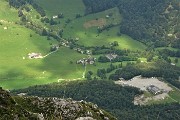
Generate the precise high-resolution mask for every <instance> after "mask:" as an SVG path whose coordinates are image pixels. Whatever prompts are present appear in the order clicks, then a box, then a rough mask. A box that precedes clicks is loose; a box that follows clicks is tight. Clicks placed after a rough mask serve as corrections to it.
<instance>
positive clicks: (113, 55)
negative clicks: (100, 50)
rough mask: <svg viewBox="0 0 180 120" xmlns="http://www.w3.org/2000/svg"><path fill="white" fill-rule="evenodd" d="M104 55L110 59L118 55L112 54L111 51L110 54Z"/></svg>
mask: <svg viewBox="0 0 180 120" xmlns="http://www.w3.org/2000/svg"><path fill="white" fill-rule="evenodd" d="M105 56H106V57H107V58H108V59H109V60H110V61H111V60H113V59H115V58H117V56H118V55H117V54H112V53H111V54H107V55H105Z"/></svg>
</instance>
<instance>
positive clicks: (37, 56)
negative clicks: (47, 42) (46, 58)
mask: <svg viewBox="0 0 180 120" xmlns="http://www.w3.org/2000/svg"><path fill="white" fill-rule="evenodd" d="M28 56H29V58H30V59H37V58H43V56H42V55H41V53H29V54H28Z"/></svg>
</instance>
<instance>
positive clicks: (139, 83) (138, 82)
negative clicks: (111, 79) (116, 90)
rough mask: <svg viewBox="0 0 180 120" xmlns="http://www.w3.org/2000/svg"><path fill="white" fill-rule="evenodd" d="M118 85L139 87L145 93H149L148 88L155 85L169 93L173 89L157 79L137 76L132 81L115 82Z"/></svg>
mask: <svg viewBox="0 0 180 120" xmlns="http://www.w3.org/2000/svg"><path fill="white" fill-rule="evenodd" d="M115 83H116V84H121V85H124V86H133V87H137V88H140V89H141V90H143V91H147V89H146V88H147V87H148V86H150V85H154V86H157V87H158V88H159V89H163V90H165V91H167V92H169V91H171V90H172V88H171V87H169V86H168V85H167V84H166V83H164V82H162V81H160V80H158V79H157V78H155V77H152V78H143V77H141V76H136V77H134V78H132V79H131V80H127V81H125V80H119V81H115Z"/></svg>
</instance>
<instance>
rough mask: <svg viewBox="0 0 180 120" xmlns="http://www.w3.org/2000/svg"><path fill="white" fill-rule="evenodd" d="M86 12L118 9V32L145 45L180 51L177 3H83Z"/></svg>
mask: <svg viewBox="0 0 180 120" xmlns="http://www.w3.org/2000/svg"><path fill="white" fill-rule="evenodd" d="M83 2H84V4H85V6H86V13H96V12H100V11H103V10H106V9H109V8H112V7H118V8H119V11H120V13H121V14H122V15H123V19H122V22H121V24H120V32H121V33H123V34H127V35H129V36H131V37H132V38H134V39H136V40H139V41H141V42H143V43H145V44H146V45H149V46H154V47H164V46H168V45H171V46H172V47H174V48H180V24H179V21H180V17H179V15H180V12H179V11H180V7H179V1H178V0H158V1H157V0H142V1H139V0H98V1H97V0H83Z"/></svg>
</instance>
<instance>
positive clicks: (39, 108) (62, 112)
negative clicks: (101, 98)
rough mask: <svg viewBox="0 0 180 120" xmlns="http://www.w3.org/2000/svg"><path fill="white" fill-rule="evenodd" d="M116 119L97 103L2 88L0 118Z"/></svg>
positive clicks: (35, 119)
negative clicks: (15, 92) (18, 93)
mask: <svg viewBox="0 0 180 120" xmlns="http://www.w3.org/2000/svg"><path fill="white" fill-rule="evenodd" d="M11 119H21V120H25V119H26V120H32V119H33V120H49V119H60V120H69V119H70V120H82V119H83V120H84V119H88V120H96V119H98V120H116V119H115V118H114V117H113V116H111V115H110V114H108V113H107V112H105V111H104V110H102V109H100V108H98V106H97V105H95V104H92V103H88V102H85V101H83V100H82V101H74V100H72V99H59V98H41V97H23V96H14V97H12V96H10V94H9V92H7V91H5V90H3V89H2V88H0V120H11Z"/></svg>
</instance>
